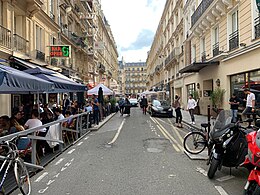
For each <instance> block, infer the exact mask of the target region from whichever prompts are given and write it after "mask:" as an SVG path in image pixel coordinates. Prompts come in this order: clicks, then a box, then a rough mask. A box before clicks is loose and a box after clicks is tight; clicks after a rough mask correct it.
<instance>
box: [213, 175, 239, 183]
mask: <svg viewBox="0 0 260 195" xmlns="http://www.w3.org/2000/svg"><path fill="white" fill-rule="evenodd" d="M233 178H235V176H233V175H226V176H224V177H220V178H218V179H216V180H217V181H220V182H223V181H227V180H230V179H233Z"/></svg>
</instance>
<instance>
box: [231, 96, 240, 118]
mask: <svg viewBox="0 0 260 195" xmlns="http://www.w3.org/2000/svg"><path fill="white" fill-rule="evenodd" d="M229 104H230V109H231V114H232V122H233V123H236V122H237V112H238V106H239V104H240V99H239V98H238V97H237V95H236V94H235V93H233V94H232V97H231V98H230V99H229Z"/></svg>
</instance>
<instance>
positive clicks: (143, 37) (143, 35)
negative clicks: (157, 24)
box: [121, 29, 154, 51]
mask: <svg viewBox="0 0 260 195" xmlns="http://www.w3.org/2000/svg"><path fill="white" fill-rule="evenodd" d="M153 38H154V32H153V31H151V30H149V29H144V30H142V31H141V32H140V33H139V35H138V36H137V38H136V40H135V41H134V42H133V43H132V44H131V45H130V46H129V47H122V48H121V50H122V51H127V50H138V49H142V48H143V47H148V46H150V45H151V43H152V41H153Z"/></svg>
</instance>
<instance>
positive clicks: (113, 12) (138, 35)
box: [99, 0, 166, 62]
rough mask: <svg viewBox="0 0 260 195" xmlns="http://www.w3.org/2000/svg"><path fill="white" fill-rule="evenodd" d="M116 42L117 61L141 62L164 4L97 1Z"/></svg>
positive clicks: (146, 0) (162, 0)
mask: <svg viewBox="0 0 260 195" xmlns="http://www.w3.org/2000/svg"><path fill="white" fill-rule="evenodd" d="M99 1H100V3H101V9H102V10H103V12H104V14H105V17H106V19H107V20H108V23H109V24H110V27H111V30H112V33H113V36H114V38H115V41H116V45H117V50H118V53H119V58H118V59H119V60H121V59H122V56H123V57H124V61H125V62H140V61H142V62H145V61H146V58H147V52H148V51H149V50H150V47H151V45H152V42H153V39H154V35H155V33H156V30H157V27H158V24H159V21H160V18H161V16H162V12H163V8H164V5H165V2H166V0H99Z"/></svg>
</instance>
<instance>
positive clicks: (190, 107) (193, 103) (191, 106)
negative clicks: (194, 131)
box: [187, 94, 197, 125]
mask: <svg viewBox="0 0 260 195" xmlns="http://www.w3.org/2000/svg"><path fill="white" fill-rule="evenodd" d="M196 106H197V102H196V101H195V100H194V99H193V95H192V94H190V95H189V100H188V104H187V110H188V111H189V113H190V117H191V123H192V124H194V125H195V117H194V109H195V107H196Z"/></svg>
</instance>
